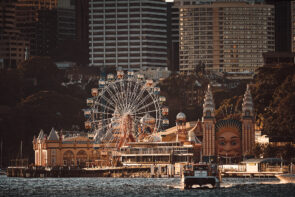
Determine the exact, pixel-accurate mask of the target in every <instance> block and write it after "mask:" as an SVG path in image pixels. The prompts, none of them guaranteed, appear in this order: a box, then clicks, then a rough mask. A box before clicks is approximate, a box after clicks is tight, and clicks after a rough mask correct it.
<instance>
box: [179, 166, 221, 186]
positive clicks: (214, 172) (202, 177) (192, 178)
mask: <svg viewBox="0 0 295 197" xmlns="http://www.w3.org/2000/svg"><path fill="white" fill-rule="evenodd" d="M220 181H221V177H220V173H219V171H218V167H217V165H216V164H201V163H199V164H188V165H186V166H184V170H183V175H182V184H183V186H184V189H190V188H192V187H193V186H196V185H197V186H200V187H202V186H203V185H211V186H212V187H213V188H216V187H220Z"/></svg>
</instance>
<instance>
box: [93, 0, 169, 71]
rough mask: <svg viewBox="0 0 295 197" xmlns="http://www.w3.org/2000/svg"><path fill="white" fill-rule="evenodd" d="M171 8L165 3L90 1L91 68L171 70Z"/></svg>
mask: <svg viewBox="0 0 295 197" xmlns="http://www.w3.org/2000/svg"><path fill="white" fill-rule="evenodd" d="M166 11H167V6H166V3H165V2H164V1H162V0H140V1H139V0H91V1H89V55H90V59H89V60H90V66H100V67H102V66H106V67H109V66H110V67H116V68H118V67H121V68H123V69H125V70H127V69H133V70H139V69H141V68H143V67H166V66H167V12H166Z"/></svg>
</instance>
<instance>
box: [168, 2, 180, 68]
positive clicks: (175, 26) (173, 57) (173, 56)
mask: <svg viewBox="0 0 295 197" xmlns="http://www.w3.org/2000/svg"><path fill="white" fill-rule="evenodd" d="M166 2H167V1H166ZM173 5H174V3H173V2H167V24H168V25H167V31H168V32H167V37H168V62H167V63H168V69H169V70H171V71H178V70H179V33H178V32H179V10H178V8H176V7H174V6H173Z"/></svg>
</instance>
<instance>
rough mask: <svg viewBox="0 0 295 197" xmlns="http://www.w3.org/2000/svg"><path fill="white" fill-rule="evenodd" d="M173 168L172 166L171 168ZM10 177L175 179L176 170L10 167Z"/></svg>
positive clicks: (151, 166)
mask: <svg viewBox="0 0 295 197" xmlns="http://www.w3.org/2000/svg"><path fill="white" fill-rule="evenodd" d="M171 167H172V166H171ZM7 176H8V177H23V178H39V177H41V178H42V177H117V178H119V177H121V178H159V177H166V178H168V177H174V176H178V175H175V173H174V170H172V169H170V168H163V167H162V166H157V165H146V166H123V167H98V168H79V167H68V166H66V167H53V168H48V167H37V166H33V167H24V166H19V167H15V166H10V167H8V168H7Z"/></svg>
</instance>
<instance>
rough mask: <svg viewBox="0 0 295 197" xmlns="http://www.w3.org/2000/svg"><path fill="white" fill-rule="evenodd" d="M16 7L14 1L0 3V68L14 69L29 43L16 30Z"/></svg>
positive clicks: (23, 55)
mask: <svg viewBox="0 0 295 197" xmlns="http://www.w3.org/2000/svg"><path fill="white" fill-rule="evenodd" d="M16 17H17V7H16V3H15V1H1V2H0V62H1V68H2V69H3V68H15V67H16V66H17V65H18V64H19V63H20V62H21V61H23V60H24V59H25V51H26V48H28V47H29V46H30V45H29V42H28V41H26V40H25V39H23V38H22V36H21V33H20V31H19V30H18V29H17V28H16Z"/></svg>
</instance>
